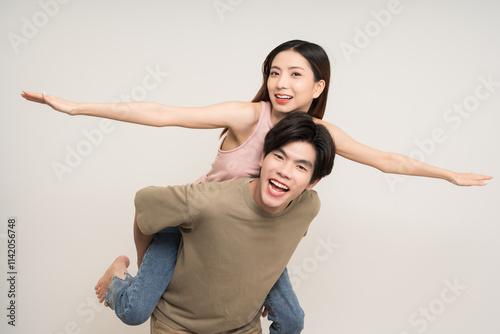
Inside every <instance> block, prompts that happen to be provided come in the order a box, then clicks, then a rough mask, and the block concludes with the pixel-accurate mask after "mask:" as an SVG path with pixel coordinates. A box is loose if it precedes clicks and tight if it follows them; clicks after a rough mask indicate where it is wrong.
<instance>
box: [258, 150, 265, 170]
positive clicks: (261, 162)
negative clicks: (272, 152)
mask: <svg viewBox="0 0 500 334" xmlns="http://www.w3.org/2000/svg"><path fill="white" fill-rule="evenodd" d="M264 158H265V156H264V152H262V154H261V156H260V161H259V167H260V168H262V164H263V163H264Z"/></svg>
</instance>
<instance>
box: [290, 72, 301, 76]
mask: <svg viewBox="0 0 500 334" xmlns="http://www.w3.org/2000/svg"><path fill="white" fill-rule="evenodd" d="M292 76H293V77H300V76H301V74H300V73H298V72H295V73H292Z"/></svg>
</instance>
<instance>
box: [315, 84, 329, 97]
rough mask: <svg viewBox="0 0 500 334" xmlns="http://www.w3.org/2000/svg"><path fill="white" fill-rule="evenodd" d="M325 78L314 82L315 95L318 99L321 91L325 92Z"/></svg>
mask: <svg viewBox="0 0 500 334" xmlns="http://www.w3.org/2000/svg"><path fill="white" fill-rule="evenodd" d="M325 85H326V83H325V80H320V81H318V82H315V83H314V94H313V97H314V98H315V99H317V98H318V97H319V96H320V95H321V93H323V90H324V89H325Z"/></svg>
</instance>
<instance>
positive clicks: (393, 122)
mask: <svg viewBox="0 0 500 334" xmlns="http://www.w3.org/2000/svg"><path fill="white" fill-rule="evenodd" d="M499 13H500V4H499V3H498V2H497V1H493V0H488V1H487V0H480V1H465V0H459V1H456V0H455V1H452V0H437V1H429V0H427V1H426V0H418V1H411V0H400V1H397V0H389V1H387V0H384V1H378V0H377V1H368V0H358V1H318V0H316V1H314V0H312V1H307V2H306V1H291V0H287V1H284V0H273V1H263V0H259V1H244V0H231V1H230V0H198V1H165V0H164V1H159V0H155V1H94V0H91V1H62V0H60V1H57V0H41V1H33V0H30V1H22V2H14V1H6V0H2V1H1V2H0V18H1V19H0V26H1V31H2V36H3V38H2V42H1V44H0V48H1V50H0V52H1V55H2V62H1V63H0V70H1V78H0V80H1V81H0V82H1V93H0V96H1V99H0V106H1V112H0V136H1V138H2V140H1V143H0V150H1V151H0V152H1V157H2V161H1V164H0V175H1V184H0V189H1V190H0V212H1V216H0V219H1V224H0V246H1V252H0V254H1V257H0V261H1V262H2V265H0V267H1V268H3V273H2V275H1V276H2V277H4V278H3V279H2V280H1V283H0V296H1V298H0V300H1V304H2V305H1V308H0V309H2V310H3V311H2V313H1V314H0V315H1V317H0V319H2V320H1V323H0V331H1V332H2V333H42V334H49V333H52V334H56V333H117V332H120V333H148V332H149V327H148V325H147V324H145V325H142V326H139V327H129V326H126V325H123V324H122V323H121V322H120V321H119V320H118V319H117V318H116V317H115V316H114V314H113V312H111V311H110V310H108V309H105V308H104V307H102V305H100V304H98V303H97V302H96V299H95V297H94V290H93V288H94V285H95V284H96V282H97V280H98V279H99V278H100V277H101V275H102V274H103V273H104V271H105V270H106V268H107V267H108V266H109V264H110V263H111V262H112V261H113V259H114V258H115V257H116V256H118V255H120V254H126V255H129V256H130V258H131V260H132V265H131V267H130V270H131V272H132V273H134V272H135V271H136V270H137V268H136V266H135V265H134V263H135V261H136V258H135V248H134V245H133V239H132V223H133V215H134V206H133V198H134V195H135V192H136V191H137V190H138V189H140V188H142V187H145V186H148V185H169V184H183V183H187V182H191V181H193V180H194V179H196V178H197V177H198V176H200V175H201V174H202V173H203V172H206V171H208V169H209V167H210V164H211V162H212V160H213V158H214V156H215V152H216V147H217V144H218V135H219V132H220V131H219V130H188V129H181V128H152V127H145V126H139V125H134V124H126V123H119V122H104V123H103V122H102V120H101V119H97V118H91V117H85V116H76V117H70V116H67V115H64V114H61V113H58V112H56V111H53V110H52V109H50V108H48V107H46V106H42V105H38V104H34V103H30V102H28V101H25V100H24V99H23V98H21V96H20V93H21V91H22V90H28V91H35V92H41V91H45V92H46V93H47V94H53V95H57V96H60V97H62V98H64V99H68V100H71V101H84V102H113V101H125V100H126V99H127V96H128V99H130V100H147V101H154V102H159V103H164V104H168V105H177V106H204V105H210V104H213V103H218V102H222V101H229V100H241V101H250V100H251V99H252V98H253V96H254V95H255V93H256V92H257V90H258V88H259V87H260V85H261V80H262V78H261V72H260V71H261V65H262V62H263V60H264V58H265V57H266V55H267V54H268V53H269V52H270V51H271V50H272V49H273V48H274V47H275V46H277V45H278V44H281V43H282V42H284V41H287V40H290V39H296V38H298V39H305V40H308V41H312V42H315V43H318V44H320V45H322V46H323V47H324V48H325V50H326V51H327V52H328V55H329V57H330V59H331V62H332V66H333V73H332V84H331V88H330V91H329V103H328V107H327V111H326V115H325V117H324V119H325V120H327V121H329V122H331V123H334V124H336V125H337V126H339V127H340V128H342V129H343V130H344V131H346V132H347V133H348V134H349V135H350V136H352V137H353V138H354V139H355V140H357V141H359V142H361V143H363V144H366V145H368V146H371V147H374V148H376V149H379V150H382V151H390V152H397V153H401V154H404V155H407V156H408V155H411V156H412V157H415V158H417V159H419V160H423V161H424V162H426V163H430V164H432V165H435V166H439V167H441V168H445V169H450V170H454V171H461V172H471V171H473V172H476V173H484V174H487V175H493V176H495V175H496V176H498V175H499V174H500V173H499V171H500V168H499V163H500V161H499V160H500V158H499V154H498V152H499V144H500V135H499V132H498V128H497V127H498V125H499V121H500V115H499V112H498V111H499V107H500V67H499V65H498V59H500V43H499V42H498V41H499V37H500V21H499V20H498V14H499ZM151 73H156V74H155V75H152V74H151ZM148 76H149V77H148ZM99 133H100V134H101V135H99ZM89 138H91V139H89ZM75 152H76V153H75ZM79 152H80V153H79ZM76 154H78V155H79V157H80V158H78V157H77V156H76ZM316 189H317V191H318V192H319V194H320V197H321V199H322V210H321V213H320V215H319V216H318V217H317V219H316V220H315V222H313V224H312V226H311V228H310V231H309V233H308V235H307V237H306V238H304V240H303V242H302V243H301V244H300V246H299V248H298V249H297V251H296V253H295V255H294V257H293V258H292V260H291V262H290V265H289V267H288V268H289V273H290V277H291V279H292V281H293V283H294V286H295V289H296V293H297V295H298V297H299V299H300V301H301V305H302V307H303V308H304V310H305V312H306V328H305V330H304V331H303V332H304V333H307V334H311V333H314V334H317V333H341V334H414V333H429V334H431V333H439V334H443V333H453V334H470V333H484V334H489V333H499V332H500V323H499V322H498V314H500V303H499V295H500V285H499V284H498V282H499V281H500V267H499V265H498V263H499V262H498V256H497V254H499V251H500V246H499V243H498V239H499V237H500V227H499V224H498V223H499V217H500V212H499V205H498V199H499V195H500V193H499V187H498V182H497V181H496V180H495V179H494V180H492V181H491V182H490V184H489V185H487V186H486V187H457V186H455V185H453V184H451V183H449V182H446V181H443V180H437V179H426V178H420V177H400V176H394V175H385V174H383V173H382V172H380V171H378V170H376V169H374V168H371V167H367V166H363V165H360V164H357V163H354V162H351V161H349V160H346V159H343V158H341V157H338V158H337V160H336V163H335V167H334V171H333V174H332V175H331V176H329V177H328V178H326V179H325V180H323V181H322V182H321V183H320V184H319V185H318V186H317V188H316ZM10 217H15V218H16V219H17V225H16V227H17V230H16V246H17V249H16V250H17V253H16V271H17V276H16V284H17V285H16V299H15V301H16V326H15V327H12V326H10V325H8V324H7V321H8V320H9V319H8V318H7V317H6V316H7V315H8V313H9V310H7V307H8V306H9V304H8V303H10V300H12V299H11V298H8V290H9V289H10V285H9V282H8V281H7V279H8V278H9V275H8V274H7V272H8V268H7V260H8V257H7V256H8V255H7V247H8V240H9V238H8V235H7V222H8V219H9V218H10ZM5 277H6V278H5ZM263 324H264V326H267V323H266V322H265V321H263Z"/></svg>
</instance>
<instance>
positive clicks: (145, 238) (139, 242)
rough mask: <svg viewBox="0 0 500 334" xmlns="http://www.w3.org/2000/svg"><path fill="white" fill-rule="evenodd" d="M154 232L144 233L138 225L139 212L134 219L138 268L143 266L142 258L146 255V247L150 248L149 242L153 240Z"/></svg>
mask: <svg viewBox="0 0 500 334" xmlns="http://www.w3.org/2000/svg"><path fill="white" fill-rule="evenodd" d="M153 236H154V235H153V234H152V235H145V234H144V233H142V232H141V230H140V228H139V225H137V214H136V217H135V219H134V242H135V248H136V250H137V268H139V267H140V266H141V263H142V258H143V257H144V253H145V252H146V249H148V247H149V244H150V243H151V241H152V240H153Z"/></svg>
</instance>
